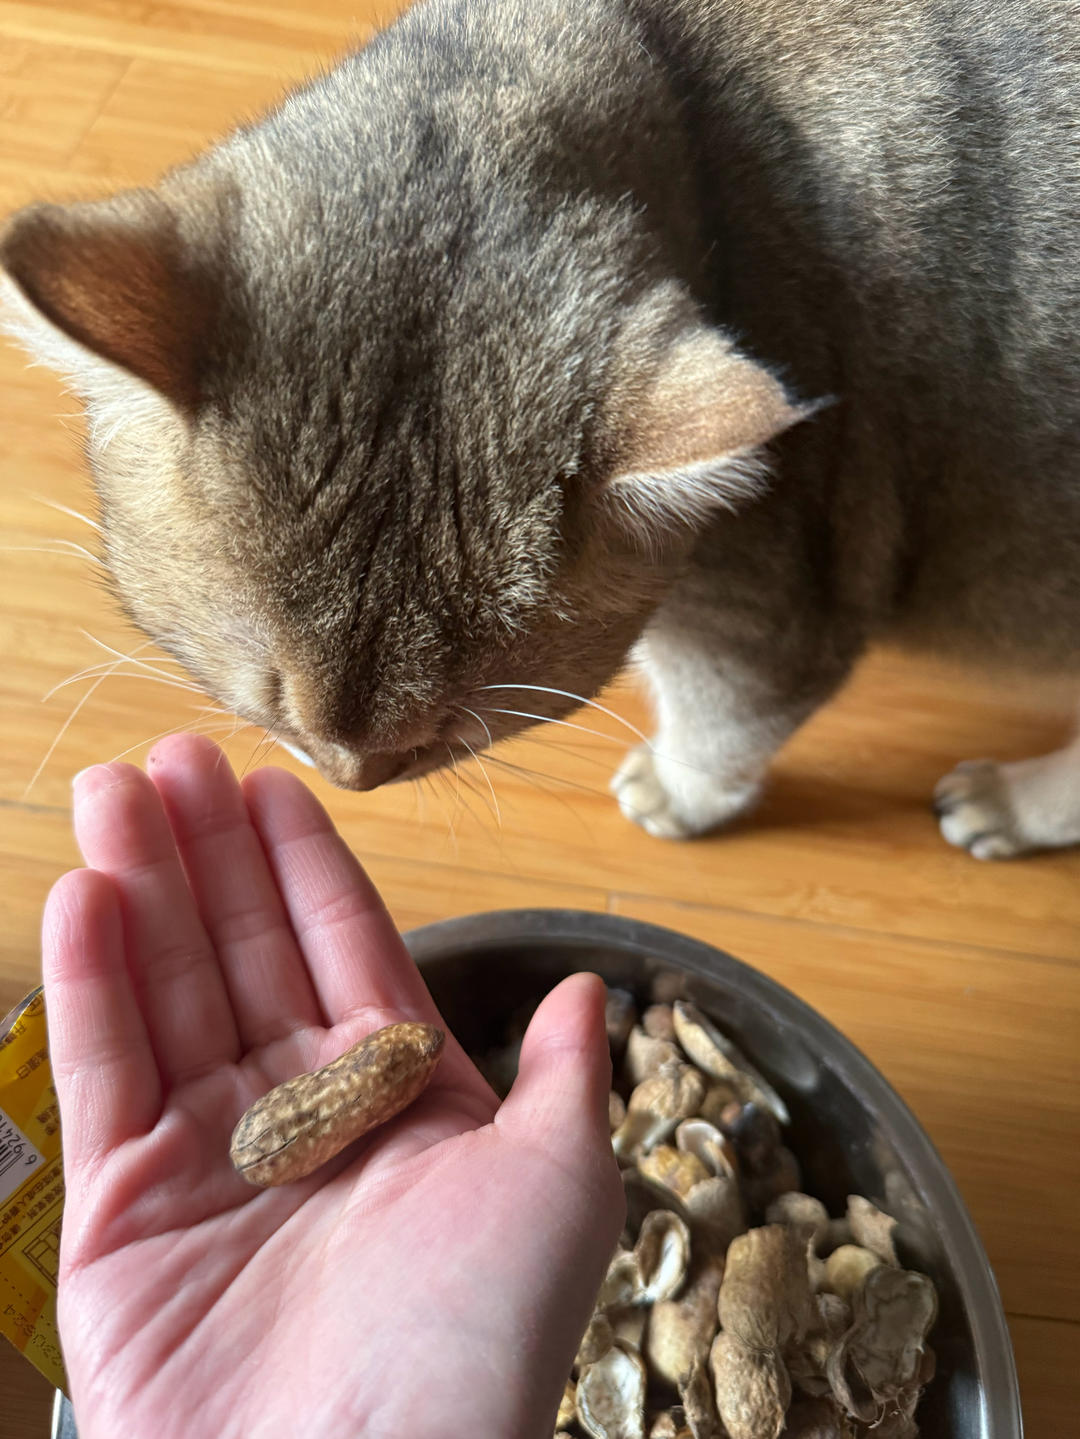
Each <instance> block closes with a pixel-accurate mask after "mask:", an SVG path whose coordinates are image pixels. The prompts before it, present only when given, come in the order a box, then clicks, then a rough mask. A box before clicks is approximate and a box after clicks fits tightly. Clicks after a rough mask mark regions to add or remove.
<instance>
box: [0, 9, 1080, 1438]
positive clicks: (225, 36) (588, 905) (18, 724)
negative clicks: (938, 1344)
mask: <svg viewBox="0 0 1080 1439" xmlns="http://www.w3.org/2000/svg"><path fill="white" fill-rule="evenodd" d="M393 8H394V6H393V5H392V4H389V5H388V4H384V5H381V6H374V5H370V4H366V3H364V0H259V3H257V4H255V3H253V2H252V0H167V3H164V4H149V3H142V0H130V3H127V0H126V3H123V4H118V3H116V0H0V211H7V210H9V209H12V208H14V207H15V206H17V205H18V204H21V203H23V202H25V201H28V200H31V199H34V198H41V197H47V198H64V197H68V196H84V195H91V194H97V193H101V192H102V191H104V190H105V189H107V188H109V187H113V186H117V185H121V184H124V183H128V182H141V181H144V180H148V179H150V178H152V177H153V176H154V175H155V174H156V173H157V172H158V171H160V170H161V169H162V168H163V167H165V166H167V165H168V164H170V163H172V162H174V161H177V160H180V159H182V158H183V157H184V156H186V155H188V154H190V153H191V152H192V151H193V150H194V149H195V148H197V147H198V146H199V145H201V144H202V143H204V142H205V141H206V140H207V139H208V138H210V137H212V136H214V135H215V134H218V133H220V132H221V130H222V129H223V128H224V127H225V126H226V125H227V124H228V123H229V122H230V121H233V120H236V119H237V118H240V117H243V116H250V115H252V114H253V113H255V112H257V111H258V109H259V108H260V106H262V105H263V104H264V103H265V102H266V101H268V100H269V99H271V98H272V97H273V96H275V95H277V94H278V93H279V92H280V91H281V89H282V88H283V87H284V86H285V85H286V84H287V83H288V82H289V81H291V80H293V79H295V78H297V77H299V76H302V75H304V74H306V73H309V72H311V71H312V70H313V69H315V68H316V67H317V66H319V65H320V64H323V63H325V61H326V60H327V59H329V58H330V57H331V56H333V55H334V54H335V53H337V52H338V51H340V50H341V49H343V48H344V47H346V46H347V45H348V44H350V43H352V42H353V41H355V40H357V39H360V38H362V37H363V36H364V35H366V34H367V33H369V31H370V29H371V23H372V22H373V21H374V20H376V19H386V18H389V15H390V13H392V10H393ZM54 506H68V507H70V508H71V509H73V510H76V511H83V512H86V513H92V501H91V500H90V497H89V494H88V488H87V484H86V481H85V479H84V476H83V472H82V468H81V462H80V452H79V422H78V418H77V415H76V406H75V404H74V402H73V401H71V400H70V399H69V398H67V397H65V396H64V395H63V394H62V393H61V391H60V389H59V387H58V385H57V384H56V383H55V381H54V380H53V379H52V378H51V377H50V376H49V375H48V374H46V373H45V372H43V371H41V370H28V369H27V368H26V366H25V364H24V361H23V359H22V358H21V356H20V355H18V354H17V353H15V352H14V351H13V350H11V349H10V348H3V347H0V530H2V531H3V535H2V540H0V543H2V545H3V546H4V547H5V548H4V551H3V557H2V560H0V856H2V863H3V880H2V886H0V1014H2V1013H3V1012H4V1010H5V1009H6V1007H7V1006H8V1004H9V1003H10V1002H13V1001H14V1000H15V999H16V998H17V997H18V996H20V995H21V994H22V993H23V992H25V991H26V990H28V989H29V988H30V987H31V986H32V985H34V984H35V982H36V980H37V975H38V965H39V955H38V920H39V913H40V908H41V903H42V900H43V899H44V896H45V893H46V890H47V889H48V886H49V885H50V883H51V882H52V881H53V880H54V879H55V878H56V876H57V875H58V874H60V873H61V871H62V870H64V869H65V868H66V867H68V866H70V865H72V864H73V863H75V862H76V853H75V849H74V846H73V842H72V839H71V835H70V831H69V823H68V789H69V781H70V777H71V776H72V775H73V774H74V773H75V772H76V771H77V770H79V769H80V768H82V767H83V766H84V765H87V764H90V763H92V762H93V761H96V760H103V759H110V758H113V757H114V756H117V755H119V754H122V753H130V754H131V755H132V756H133V757H135V758H139V757H141V756H142V755H144V754H145V750H146V742H147V741H148V739H149V738H150V737H151V736H153V735H156V734H157V733H158V732H160V731H165V730H168V729H170V728H172V727H174V726H178V725H186V724H190V723H193V722H195V721H196V720H197V719H198V718H199V715H198V712H197V710H196V708H195V706H196V705H197V704H198V703H199V699H198V697H197V696H195V695H192V694H188V693H186V692H185V691H184V690H182V689H176V688H167V687H165V686H163V685H159V684H155V683H148V682H147V681H145V680H140V679H136V678H124V677H122V676H114V677H112V678H110V679H108V680H106V681H105V682H104V683H102V684H101V685H100V686H97V685H92V684H91V682H90V680H89V679H84V680H79V681H77V682H74V683H71V684H68V685H65V686H64V687H63V688H60V689H57V690H56V691H55V693H51V694H50V692H52V691H53V690H54V687H55V686H57V685H62V684H63V683H64V681H66V680H67V679H68V677H69V676H73V675H77V674H78V673H79V672H80V671H82V670H84V669H85V668H86V667H87V666H93V665H96V664H98V663H99V662H101V661H103V660H108V659H110V658H112V654H111V649H115V650H117V651H119V652H120V653H126V652H127V651H129V650H130V649H131V648H132V647H133V646H134V645H135V644H136V643H137V637H136V636H133V635H132V633H131V632H130V631H128V630H127V629H126V628H125V626H124V624H123V623H122V622H121V620H120V619H119V617H118V616H117V614H116V613H115V612H114V609H113V607H112V605H111V603H110V601H109V600H108V598H107V596H106V595H105V594H104V592H103V590H102V588H101V586H100V584H99V582H98V579H97V577H96V575H95V569H94V566H92V565H90V564H88V563H84V562H83V561H82V560H81V559H80V558H78V557H77V556H75V554H74V552H66V553H60V554H57V553H55V551H57V550H61V551H68V550H69V542H74V543H76V544H83V545H89V546H90V547H91V548H93V540H94V532H93V531H92V530H90V529H88V528H87V527H86V526H85V524H84V523H83V522H82V521H81V520H80V519H78V518H76V517H75V516H73V515H70V514H68V513H66V512H63V511H62V510H58V509H56V508H54ZM110 647H111V649H110ZM43 696H47V697H46V698H44V699H43ZM611 702H612V703H613V704H615V706H616V707H617V708H619V709H620V711H621V713H622V714H623V715H625V716H626V717H627V719H629V720H630V721H631V722H633V723H636V724H644V723H645V712H644V708H643V705H642V703H641V702H640V700H639V698H638V697H637V696H636V695H635V693H634V691H633V688H632V686H631V685H630V684H629V683H627V684H625V685H623V686H620V687H619V689H618V691H617V693H616V695H615V697H614V699H613V700H612V701H611ZM581 723H582V724H583V725H586V726H587V727H589V728H590V729H591V728H595V729H596V730H598V731H602V732H603V734H602V735H594V734H583V733H581V732H578V731H573V730H565V729H564V730H556V729H555V728H554V727H551V728H549V729H548V730H547V732H546V733H544V734H542V735H537V736H535V737H530V738H527V739H522V740H520V741H518V742H516V743H515V744H514V745H513V746H512V747H509V748H507V750H506V751H505V752H504V754H503V758H505V759H507V760H509V761H511V762H512V763H513V764H514V765H516V766H519V767H520V769H519V770H509V769H504V768H501V767H499V766H497V765H492V766H490V767H489V776H490V780H491V782H492V785H493V787H494V791H495V797H493V796H492V794H491V793H490V792H489V789H488V784H487V781H486V780H485V779H483V778H481V777H480V776H479V775H476V776H474V777H473V779H472V781H471V785H470V788H462V789H461V790H460V792H458V791H457V790H455V787H454V785H453V783H449V784H448V785H447V786H446V788H445V790H444V793H443V794H442V796H441V798H437V799H436V798H433V797H432V796H430V795H427V796H425V795H421V794H416V793H414V792H413V790H411V789H405V790H389V791H387V792H385V793H378V794H374V795H368V796H365V795H354V794H342V793H337V792H333V791H329V790H326V789H325V787H322V788H320V793H321V794H322V795H323V798H324V799H325V800H326V801H327V802H328V804H329V805H330V808H331V810H332V811H333V813H334V815H335V817H336V818H337V820H338V822H339V823H340V825H341V826H342V828H343V830H344V832H345V834H346V836H347V837H348V839H349V840H350V842H351V843H352V844H353V845H354V846H355V848H356V850H357V852H358V853H359V854H360V855H361V856H362V857H363V858H364V860H365V862H366V863H367V864H368V866H369V868H370V870H371V872H372V874H373V876H374V877H375V879H376V881H377V883H378V884H380V885H381V886H382V888H383V891H384V893H385V894H386V896H387V898H388V900H389V903H390V905H391V907H392V909H393V911H394V913H395V915H396V917H397V919H398V920H399V922H400V923H401V925H402V926H406V927H407V926H411V925H416V924H420V923H424V922H426V921H429V920H435V919H440V918H444V917H446V916H450V915H456V914H463V913H467V912H470V911H476V910H482V909H494V908H502V907H512V906H519V905H569V906H578V907H581V908H585V909H597V910H608V911H611V912H614V913H619V914H628V915H635V916H638V917H640V918H643V919H649V920H655V921H658V922H659V923H662V924H666V925H670V926H673V927H675V928H678V929H680V930H684V931H686V932H688V933H691V934H694V935H697V936H700V937H702V938H704V939H707V940H709V941H712V942H714V943H716V944H719V945H721V946H723V947H724V948H727V949H729V950H731V951H732V952H734V953H735V954H737V955H739V956H741V957H742V958H743V959H745V960H748V961H749V962H750V963H752V964H755V965H758V966H760V967H761V968H762V969H763V970H765V971H766V972H768V973H769V974H771V975H773V976H774V977H775V978H776V979H778V980H780V981H781V982H782V983H784V984H786V985H789V986H790V987H791V988H792V989H794V990H795V991H796V992H797V993H798V994H800V995H802V996H803V997H804V998H805V999H806V1000H808V1001H809V1002H810V1003H811V1004H813V1005H815V1006H817V1007H818V1008H819V1009H820V1010H821V1011H822V1012H823V1013H824V1014H826V1015H827V1016H828V1017H829V1018H830V1019H831V1020H833V1021H834V1022H835V1023H836V1024H837V1025H839V1026H840V1028H841V1029H843V1030H844V1031H845V1032H846V1033H847V1034H848V1035H849V1036H850V1037H851V1038H852V1039H853V1040H854V1041H855V1042H856V1043H857V1044H858V1045H860V1046H861V1047H862V1048H863V1049H864V1050H865V1052H866V1053H867V1054H868V1055H869V1056H870V1058H871V1059H872V1060H873V1061H874V1062H875V1063H876V1064H878V1065H879V1066H880V1068H881V1069H882V1070H883V1071H884V1072H885V1074H886V1075H887V1076H888V1078H889V1079H890V1080H891V1081H892V1082H893V1084H894V1085H896V1087H897V1088H898V1089H899V1090H900V1092H901V1093H902V1094H903V1095H904V1096H905V1097H906V1098H907V1100H908V1101H909V1102H910V1103H911V1104H912V1105H913V1107H914V1109H915V1111H916V1113H917V1114H918V1115H919V1117H920V1118H921V1119H922V1121H923V1123H924V1124H925V1125H926V1127H927V1129H928V1130H929V1132H930V1134H931V1135H932V1137H933V1139H934V1140H935V1142H936V1143H937V1145H938V1146H939V1147H940V1149H941V1151H942V1153H943V1154H944V1156H945V1159H946V1160H947V1162H948V1163H949V1165H950V1166H951V1168H952V1171H953V1173H954V1175H955V1176H956V1179H957V1181H958V1182H959V1184H960V1187H961V1189H962V1191H963V1193H964V1196H965V1198H966V1200H967V1202H968V1204H969V1206H970V1208H971V1211H972V1214H973V1215H974V1218H975V1220H976V1222H977V1224H978V1226H979V1229H980V1231H981V1234H982V1236H983V1239H984V1241H985V1244H986V1246H987V1249H988V1250H989V1253H990V1256H991V1259H992V1261H993V1263H994V1265H995V1267H996V1270H997V1275H998V1280H999V1283H1000V1286H1001V1291H1002V1294H1003V1296H1004V1300H1005V1304H1006V1307H1007V1309H1008V1311H1009V1315H1010V1320H1011V1324H1012V1332H1013V1338H1014V1341H1015V1346H1016V1352H1017V1359H1018V1363H1019V1367H1020V1372H1021V1377H1022V1384H1023V1395H1024V1407H1025V1413H1026V1420H1027V1432H1028V1434H1029V1436H1030V1439H1065V1436H1066V1435H1069V1434H1073V1433H1076V1432H1077V1430H1076V1417H1075V1416H1076V1412H1077V1405H1076V1398H1075V1385H1076V1377H1075V1373H1076V1368H1077V1361H1078V1360H1080V1220H1078V1217H1077V1215H1078V1203H1077V1196H1078V1194H1080V1159H1078V1155H1080V1083H1078V1081H1080V1062H1078V1051H1080V855H1078V854H1071V855H1057V856H1049V857H1043V858H1038V859H1033V860H1028V861H1025V862H1020V863H1014V864H1011V865H1002V866H988V865H980V864H979V863H977V862H975V861H973V860H971V859H969V858H967V857H966V856H965V855H961V854H958V853H955V852H953V851H951V850H949V849H948V848H947V847H946V846H945V845H944V844H943V843H942V842H941V840H940V839H939V838H938V835H937V831H936V828H935V825H934V822H933V819H932V817H931V815H930V814H929V812H928V809H927V797H928V795H929V792H930V789H931V787H932V785H933V783H934V781H935V780H936V779H937V778H938V777H939V775H941V774H942V773H944V772H945V771H946V770H947V769H948V768H949V767H951V765H952V764H953V763H954V762H955V761H956V760H959V759H963V758H973V757H978V756H981V755H983V754H994V755H997V756H1001V757H1005V758H1008V757H1019V756H1024V755H1027V754H1033V753H1036V752H1038V751H1039V750H1040V749H1042V748H1043V747H1046V746H1048V745H1050V744H1051V743H1052V742H1053V741H1054V740H1055V739H1056V738H1057V736H1058V735H1059V734H1060V733H1061V722H1060V718H1059V717H1055V715H1054V714H1053V713H1052V712H1049V711H1048V710H1046V709H1045V708H1044V707H1043V702H1041V701H1040V699H1039V697H1037V696H1035V695H1032V694H1027V693H1025V692H1024V691H1023V690H1022V689H1018V688H1016V687H1011V688H1010V689H1009V690H1008V691H1007V692H1004V691H999V692H997V693H995V692H994V691H993V690H992V689H987V688H984V687H981V686H979V685H976V683H975V682H974V681H972V680H970V679H966V678H964V677H962V676H959V675H957V674H955V673H951V672H948V671H943V670H940V671H939V670H933V669H931V668H930V667H929V666H927V665H925V664H917V663H914V662H912V661H908V660H900V659H896V658H889V657H886V656H877V657H875V658H874V659H872V660H871V661H870V662H868V663H867V664H866V666H865V667H864V669H863V671H862V672H861V673H860V674H859V676H858V677H857V678H856V680H855V682H854V683H853V684H852V686H851V687H850V689H849V691H848V692H847V693H846V694H845V695H844V696H842V697H841V699H840V700H839V701H838V702H836V703H835V704H834V705H833V706H832V707H831V708H830V709H829V710H828V711H827V712H826V713H824V714H822V715H821V716H819V717H818V718H817V719H816V720H815V721H814V722H813V723H812V724H810V725H809V726H808V727H807V729H806V730H805V731H804V732H803V733H802V734H801V735H800V736H799V737H798V738H797V739H796V741H795V742H794V743H793V744H792V745H791V746H790V748H789V749H788V751H787V752H786V753H785V754H784V756H783V757H782V759H781V761H780V763H779V764H778V766H777V770H776V777H775V783H774V785H773V788H772V791H771V794H770V796H769V799H768V801H767V802H766V804H765V805H764V807H763V808H762V810H761V811H760V813H759V814H758V815H757V817H756V818H755V819H754V821H753V822H752V823H751V824H749V825H748V826H746V827H745V828H743V829H742V830H740V831H739V832H737V833H733V834H731V835H728V836H725V837H719V838H716V839H712V840H708V841H706V842H702V843H697V844H693V845H686V846H681V847H670V846H668V847H665V846H664V845H663V844H662V843H660V842H658V841H656V840H652V839H650V838H648V837H647V836H646V835H644V834H643V833H641V832H639V831H638V830H636V829H634V828H633V827H631V826H630V825H629V824H627V823H626V822H625V821H624V820H623V819H622V818H621V817H620V815H619V814H618V811H617V810H616V808H615V806H614V804H613V803H612V801H611V800H610V799H609V798H608V796H607V794H606V782H607V777H608V773H609V772H610V770H611V768H612V767H613V765H614V764H615V762H616V760H617V757H618V756H619V754H620V751H621V749H622V747H623V744H624V743H625V741H626V739H627V734H626V733H625V732H622V731H621V730H620V727H619V726H618V725H617V724H615V723H613V722H611V721H609V720H606V719H604V718H603V717H602V716H597V715H593V714H587V715H586V716H585V718H583V719H582V720H581ZM257 739H258V736H257V735H253V734H252V733H251V732H250V731H246V732H244V733H242V734H240V735H238V736H236V738H235V739H234V740H233V741H232V742H231V744H230V746H229V749H230V753H231V754H232V755H233V757H234V759H235V762H236V763H237V765H238V766H244V765H246V764H249V763H253V762H254V763H258V762H261V760H262V759H264V758H267V756H265V755H263V754H262V753H261V751H260V752H258V753H257V752H256V742H257ZM54 742H55V744H54ZM46 755H47V756H48V758H47V759H45V762H44V764H42V763H41V762H42V760H43V759H44V758H45V756H46ZM270 758H272V759H273V760H274V762H275V763H282V764H286V765H288V764H291V761H290V760H289V759H288V758H287V757H286V756H284V755H283V754H282V753H281V752H280V751H279V752H277V753H275V754H274V755H273V756H271V757H270ZM39 767H40V772H38V771H39ZM521 771H529V772H530V773H528V774H526V773H524V772H521ZM35 776H36V777H35ZM31 781H33V782H32V783H31ZM496 798H497V808H498V812H499V817H500V818H499V821H498V822H497V821H496V818H495V815H494V812H493V811H494V810H495V807H496ZM0 1396H2V1397H0V1412H2V1413H3V1416H4V1422H3V1425H2V1426H0V1427H2V1429H3V1433H4V1435H5V1436H6V1439H39V1436H44V1435H45V1434H46V1433H47V1432H48V1422H47V1411H48V1401H49V1394H48V1392H47V1391H46V1389H45V1386H44V1384H43V1383H41V1382H39V1381H38V1380H37V1378H36V1376H35V1375H34V1373H33V1372H32V1371H31V1370H30V1369H29V1367H28V1366H26V1365H25V1364H24V1363H23V1362H22V1361H21V1360H20V1359H17V1358H16V1357H15V1355H14V1352H13V1351H11V1350H9V1349H8V1348H7V1346H5V1345H3V1344H2V1342H0Z"/></svg>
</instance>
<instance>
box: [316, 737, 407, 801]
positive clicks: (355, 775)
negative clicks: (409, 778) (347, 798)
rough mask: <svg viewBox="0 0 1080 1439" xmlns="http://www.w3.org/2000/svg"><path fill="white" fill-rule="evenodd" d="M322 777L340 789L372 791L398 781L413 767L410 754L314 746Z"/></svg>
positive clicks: (335, 746) (338, 746)
mask: <svg viewBox="0 0 1080 1439" xmlns="http://www.w3.org/2000/svg"><path fill="white" fill-rule="evenodd" d="M312 749H313V751H314V760H315V763H316V764H317V765H318V767H319V773H320V774H321V775H322V776H323V778H324V779H328V780H329V781H330V783H331V784H333V785H337V787H338V788H339V789H356V790H371V789H378V787H379V785H381V784H387V783H389V781H390V780H392V779H395V778H396V777H397V776H398V775H399V774H400V773H401V771H402V770H403V769H404V768H405V767H406V765H407V764H408V763H409V759H410V756H409V755H408V754H407V753H406V754H398V753H393V754H363V753H356V752H353V751H350V750H347V749H345V748H344V747H343V746H341V745H327V746H326V747H325V748H324V747H316V746H312Z"/></svg>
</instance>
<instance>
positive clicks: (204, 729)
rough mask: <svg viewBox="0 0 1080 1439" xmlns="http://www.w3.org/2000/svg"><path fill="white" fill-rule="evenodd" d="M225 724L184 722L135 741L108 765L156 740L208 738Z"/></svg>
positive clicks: (229, 736) (222, 721)
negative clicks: (186, 736) (176, 736)
mask: <svg viewBox="0 0 1080 1439" xmlns="http://www.w3.org/2000/svg"><path fill="white" fill-rule="evenodd" d="M226 724H227V721H226V720H218V721H216V722H214V721H212V720H210V719H209V718H207V719H205V720H196V721H195V722H194V724H193V723H192V722H191V721H190V720H185V721H184V722H183V723H182V724H178V725H173V727H172V729H163V730H161V731H159V732H158V733H157V734H155V735H151V736H150V738H149V739H141V740H138V741H136V743H135V744H131V745H128V747H127V749H122V750H121V751H120V753H119V754H114V755H113V757H112V759H111V760H109V761H108V763H109V764H115V763H116V762H117V760H121V759H126V758H127V756H128V755H129V754H133V753H134V752H135V751H136V750H139V749H142V747H143V746H144V745H148V744H157V742H158V740H162V739H167V738H168V737H169V735H174V734H180V733H181V732H184V733H187V734H203V735H206V736H208V737H212V736H213V735H214V734H215V733H217V732H218V731H220V730H224V729H225V728H226ZM235 733H236V730H235V729H234V730H233V731H232V734H228V735H226V736H225V738H226V739H232V737H233V735H234V734H235Z"/></svg>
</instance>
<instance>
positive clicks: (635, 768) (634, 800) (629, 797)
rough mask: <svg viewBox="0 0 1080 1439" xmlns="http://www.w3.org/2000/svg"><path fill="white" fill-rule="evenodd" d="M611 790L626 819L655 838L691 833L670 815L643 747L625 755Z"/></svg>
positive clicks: (668, 801) (665, 796) (669, 806)
mask: <svg viewBox="0 0 1080 1439" xmlns="http://www.w3.org/2000/svg"><path fill="white" fill-rule="evenodd" d="M611 790H612V793H613V794H614V795H615V798H616V799H617V800H618V801H619V808H620V809H621V810H622V812H623V814H624V815H625V816H626V818H627V819H629V820H633V822H634V823H635V824H637V825H640V826H641V828H642V829H643V830H645V831H646V832H647V833H649V834H651V835H655V836H656V838H657V839H687V838H689V836H690V835H691V834H693V833H694V831H693V830H692V829H691V828H690V826H689V825H688V824H686V823H685V822H684V821H683V820H682V819H680V818H679V816H678V815H677V814H676V813H675V812H674V809H673V808H672V803H671V797H670V796H669V795H668V793H667V791H666V790H665V789H664V786H663V785H662V784H661V783H660V778H659V776H658V775H657V773H656V766H655V765H654V763H653V757H652V752H651V751H650V750H649V748H648V747H647V746H646V745H639V746H638V747H637V749H632V750H631V751H630V753H629V754H628V755H627V756H626V759H625V760H624V761H623V763H622V764H621V765H620V767H619V769H618V770H617V771H616V773H615V776H614V778H613V779H612V781H611Z"/></svg>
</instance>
